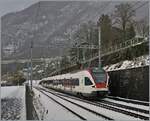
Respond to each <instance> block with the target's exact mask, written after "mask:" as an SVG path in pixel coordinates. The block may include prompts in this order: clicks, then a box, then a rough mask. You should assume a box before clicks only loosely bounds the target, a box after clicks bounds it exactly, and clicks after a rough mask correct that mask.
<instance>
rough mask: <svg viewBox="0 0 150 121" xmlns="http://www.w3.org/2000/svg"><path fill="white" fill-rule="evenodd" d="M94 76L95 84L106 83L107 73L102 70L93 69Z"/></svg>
mask: <svg viewBox="0 0 150 121" xmlns="http://www.w3.org/2000/svg"><path fill="white" fill-rule="evenodd" d="M92 74H93V76H94V79H95V82H96V83H99V82H104V81H105V72H104V70H102V69H93V70H92Z"/></svg>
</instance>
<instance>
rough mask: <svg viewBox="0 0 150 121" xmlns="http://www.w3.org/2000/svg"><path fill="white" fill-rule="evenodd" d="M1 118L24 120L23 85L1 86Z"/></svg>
mask: <svg viewBox="0 0 150 121" xmlns="http://www.w3.org/2000/svg"><path fill="white" fill-rule="evenodd" d="M1 109H2V111H1V119H2V120H26V104H25V87H24V86H8V87H1Z"/></svg>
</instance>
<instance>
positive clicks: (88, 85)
mask: <svg viewBox="0 0 150 121" xmlns="http://www.w3.org/2000/svg"><path fill="white" fill-rule="evenodd" d="M92 85H93V83H92V81H91V80H90V78H89V77H84V93H86V94H89V93H91V89H92Z"/></svg>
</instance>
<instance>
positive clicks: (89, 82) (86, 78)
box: [85, 77, 92, 85]
mask: <svg viewBox="0 0 150 121" xmlns="http://www.w3.org/2000/svg"><path fill="white" fill-rule="evenodd" d="M85 85H92V82H91V80H90V79H89V78H88V77H85Z"/></svg>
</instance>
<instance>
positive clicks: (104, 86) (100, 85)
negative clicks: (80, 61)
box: [96, 82, 106, 88]
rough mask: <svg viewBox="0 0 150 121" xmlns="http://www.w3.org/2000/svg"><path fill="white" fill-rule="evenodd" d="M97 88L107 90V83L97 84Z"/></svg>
mask: <svg viewBox="0 0 150 121" xmlns="http://www.w3.org/2000/svg"><path fill="white" fill-rule="evenodd" d="M96 88H106V83H105V82H103V83H102V82H100V83H96Z"/></svg>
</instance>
